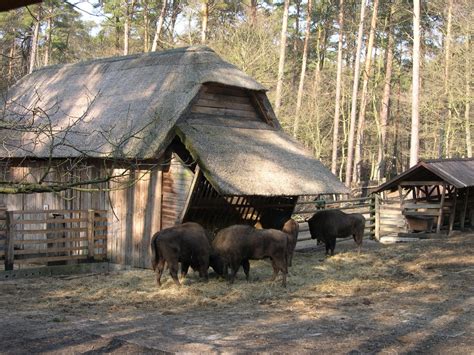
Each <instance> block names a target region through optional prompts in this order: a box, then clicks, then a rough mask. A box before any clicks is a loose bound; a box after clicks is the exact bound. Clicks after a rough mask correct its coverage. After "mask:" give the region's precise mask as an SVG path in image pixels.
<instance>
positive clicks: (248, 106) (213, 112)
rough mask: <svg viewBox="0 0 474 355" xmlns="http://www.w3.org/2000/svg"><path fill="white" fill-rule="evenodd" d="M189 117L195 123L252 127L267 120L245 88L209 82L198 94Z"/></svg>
mask: <svg viewBox="0 0 474 355" xmlns="http://www.w3.org/2000/svg"><path fill="white" fill-rule="evenodd" d="M187 119H190V120H193V122H194V123H196V124H199V123H206V124H215V125H220V126H232V127H243V128H252V127H253V126H255V123H257V122H258V123H262V122H265V118H264V117H263V115H262V114H261V112H260V110H259V109H258V108H257V107H255V105H254V104H253V102H252V98H251V96H250V95H249V93H248V92H246V91H245V90H243V89H238V88H233V87H229V86H222V85H216V84H207V85H205V86H203V88H202V89H201V91H200V92H199V94H198V98H197V100H196V102H195V103H194V104H193V106H192V108H191V112H190V113H189V114H188V116H187Z"/></svg>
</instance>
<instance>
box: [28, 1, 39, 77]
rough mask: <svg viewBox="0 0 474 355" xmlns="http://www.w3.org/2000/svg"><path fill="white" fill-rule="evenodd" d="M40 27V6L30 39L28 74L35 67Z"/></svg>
mask: <svg viewBox="0 0 474 355" xmlns="http://www.w3.org/2000/svg"><path fill="white" fill-rule="evenodd" d="M40 25H41V5H39V6H38V13H37V15H36V18H35V27H34V30H33V37H32V38H31V50H30V65H29V67H28V74H31V73H32V72H33V70H34V69H35V66H36V57H37V53H38V37H39V32H40Z"/></svg>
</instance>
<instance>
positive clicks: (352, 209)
mask: <svg viewBox="0 0 474 355" xmlns="http://www.w3.org/2000/svg"><path fill="white" fill-rule="evenodd" d="M376 203H377V201H376V198H375V196H370V197H361V198H353V199H347V200H338V201H323V200H317V201H314V200H313V201H298V203H297V205H296V208H295V212H294V217H296V220H297V221H299V222H302V221H304V220H307V219H308V218H310V217H311V216H312V215H313V214H314V213H316V212H318V211H320V210H322V209H330V208H334V209H339V210H343V211H344V212H346V213H361V214H362V215H363V216H364V217H365V220H366V223H365V234H364V236H365V237H369V238H371V239H373V238H375V237H376V208H377V206H376ZM298 240H299V239H298ZM302 240H303V239H302Z"/></svg>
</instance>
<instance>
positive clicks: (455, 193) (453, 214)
mask: <svg viewBox="0 0 474 355" xmlns="http://www.w3.org/2000/svg"><path fill="white" fill-rule="evenodd" d="M453 194H454V198H453V206H452V208H451V213H450V214H449V229H448V235H449V233H451V231H452V230H453V226H454V218H455V217H456V203H457V200H458V190H457V189H456V188H454V189H453Z"/></svg>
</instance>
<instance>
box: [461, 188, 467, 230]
mask: <svg viewBox="0 0 474 355" xmlns="http://www.w3.org/2000/svg"><path fill="white" fill-rule="evenodd" d="M465 190H466V191H465V192H464V207H463V209H462V211H461V216H460V219H461V225H460V228H461V230H463V229H464V224H465V222H466V211H467V202H468V200H469V188H468V187H466V188H465Z"/></svg>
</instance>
